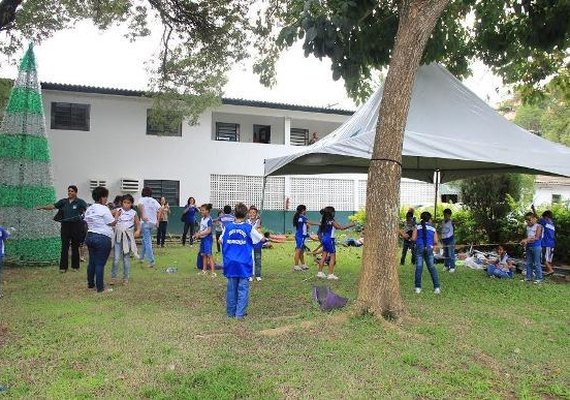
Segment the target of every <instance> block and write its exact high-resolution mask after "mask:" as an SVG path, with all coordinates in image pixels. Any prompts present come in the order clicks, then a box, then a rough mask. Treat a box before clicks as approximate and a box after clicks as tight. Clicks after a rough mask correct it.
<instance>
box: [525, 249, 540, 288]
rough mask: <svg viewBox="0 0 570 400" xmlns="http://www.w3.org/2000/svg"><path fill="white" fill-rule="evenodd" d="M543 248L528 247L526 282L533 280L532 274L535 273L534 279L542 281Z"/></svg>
mask: <svg viewBox="0 0 570 400" xmlns="http://www.w3.org/2000/svg"><path fill="white" fill-rule="evenodd" d="M541 253H542V248H541V247H540V246H527V247H526V280H527V281H530V280H532V273H533V272H534V279H536V280H537V281H541V280H542V279H543V276H542V266H541V265H540V256H541Z"/></svg>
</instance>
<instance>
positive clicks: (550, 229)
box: [538, 218, 556, 247]
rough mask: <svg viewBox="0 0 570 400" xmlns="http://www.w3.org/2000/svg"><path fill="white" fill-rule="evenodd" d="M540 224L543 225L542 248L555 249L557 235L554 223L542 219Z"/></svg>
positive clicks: (548, 219)
mask: <svg viewBox="0 0 570 400" xmlns="http://www.w3.org/2000/svg"><path fill="white" fill-rule="evenodd" d="M538 223H539V224H540V225H542V228H543V229H542V247H554V246H555V244H556V240H555V239H554V236H555V234H556V228H555V227H554V221H552V220H551V219H550V218H541V219H540V220H539V221H538Z"/></svg>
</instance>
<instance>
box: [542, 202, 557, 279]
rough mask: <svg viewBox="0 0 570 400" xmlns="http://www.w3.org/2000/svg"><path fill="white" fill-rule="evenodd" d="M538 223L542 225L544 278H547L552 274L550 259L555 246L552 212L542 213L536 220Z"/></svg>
mask: <svg viewBox="0 0 570 400" xmlns="http://www.w3.org/2000/svg"><path fill="white" fill-rule="evenodd" d="M538 223H539V224H540V225H542V241H541V245H542V254H543V255H544V267H545V268H546V272H545V273H544V276H549V275H552V274H553V273H554V268H552V258H553V256H554V246H555V245H556V240H555V235H556V228H555V226H554V221H553V220H552V211H550V210H546V211H545V212H543V213H542V218H541V219H539V220H538Z"/></svg>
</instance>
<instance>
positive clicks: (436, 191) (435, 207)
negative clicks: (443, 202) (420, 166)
mask: <svg viewBox="0 0 570 400" xmlns="http://www.w3.org/2000/svg"><path fill="white" fill-rule="evenodd" d="M439 177H440V171H439V169H436V170H435V180H434V183H435V198H434V201H433V204H434V205H433V222H434V223H435V222H436V220H437V198H438V195H439Z"/></svg>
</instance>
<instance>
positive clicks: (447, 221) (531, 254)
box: [400, 208, 556, 294]
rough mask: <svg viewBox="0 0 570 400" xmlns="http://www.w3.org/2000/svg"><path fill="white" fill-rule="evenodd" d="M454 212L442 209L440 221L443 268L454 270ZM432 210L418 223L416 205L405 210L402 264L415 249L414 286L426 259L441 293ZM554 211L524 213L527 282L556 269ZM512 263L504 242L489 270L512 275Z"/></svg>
mask: <svg viewBox="0 0 570 400" xmlns="http://www.w3.org/2000/svg"><path fill="white" fill-rule="evenodd" d="M451 215H452V212H451V210H450V209H449V208H447V209H445V210H444V211H443V222H442V224H441V245H442V248H443V257H444V270H445V271H449V272H451V273H453V272H455V238H454V225H453V221H452V219H451ZM431 217H432V216H431V214H430V213H429V212H427V211H424V212H423V213H422V214H421V216H420V223H419V224H418V223H417V222H416V220H415V217H414V212H413V209H410V210H409V211H408V212H407V214H406V219H405V221H404V223H403V227H402V229H401V230H400V236H401V237H402V239H403V247H402V255H401V258H400V264H401V265H404V263H405V259H406V254H407V251H408V250H411V252H412V264H414V265H415V278H414V287H415V289H414V290H415V292H416V293H421V291H422V283H421V278H422V270H423V264H424V262H425V264H426V266H427V268H428V270H429V273H430V275H431V278H432V282H433V286H434V293H435V294H439V293H441V287H440V282H439V275H438V272H437V270H436V269H435V266H434V247H435V246H436V245H437V244H438V243H439V236H438V233H437V230H436V228H435V226H434V224H433V222H432V221H431ZM552 218H553V216H552V212H551V211H550V210H547V211H545V212H544V213H542V218H540V219H538V217H537V215H536V213H535V211H534V210H533V211H532V212H528V213H526V215H525V222H526V225H527V227H526V238H524V239H523V240H521V242H520V244H521V245H523V246H524V247H525V254H526V273H525V279H524V281H526V282H531V281H534V282H535V283H542V282H543V279H544V275H551V274H553V273H554V269H553V267H552V257H553V254H554V246H555V232H556V230H555V226H554V222H553V219H552ZM541 255H542V257H543V260H544V266H545V269H546V272H545V273H544V274H543V272H542V265H541ZM512 269H513V263H512V261H511V260H510V258H509V255H508V254H507V252H506V251H505V249H504V246H502V245H500V246H498V247H497V257H496V258H494V259H492V260H490V262H488V264H487V268H486V273H487V275H488V276H492V277H498V278H503V279H505V278H512V277H513V271H512Z"/></svg>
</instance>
